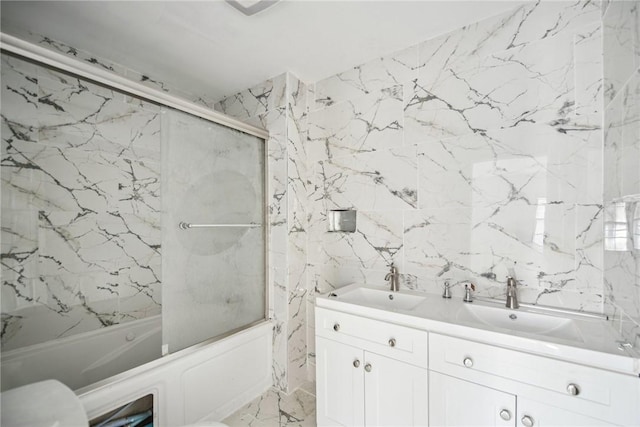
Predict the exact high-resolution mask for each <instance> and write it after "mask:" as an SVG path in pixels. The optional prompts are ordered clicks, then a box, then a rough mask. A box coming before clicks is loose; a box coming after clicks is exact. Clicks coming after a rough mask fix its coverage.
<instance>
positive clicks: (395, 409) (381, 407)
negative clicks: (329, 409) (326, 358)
mask: <svg viewBox="0 0 640 427" xmlns="http://www.w3.org/2000/svg"><path fill="white" fill-rule="evenodd" d="M364 368H365V369H364V371H365V372H364V398H365V402H364V407H365V411H364V412H365V424H366V425H367V427H372V426H403V427H408V426H427V425H428V423H429V417H428V404H429V402H428V399H427V389H428V374H427V370H426V369H424V368H418V367H416V366H413V365H409V364H407V363H404V362H399V361H397V360H393V359H390V358H388V357H384V356H380V355H377V354H373V353H369V352H365V365H364Z"/></svg>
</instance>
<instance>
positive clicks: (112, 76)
mask: <svg viewBox="0 0 640 427" xmlns="http://www.w3.org/2000/svg"><path fill="white" fill-rule="evenodd" d="M0 50H1V51H2V52H4V53H7V54H11V55H13V56H16V57H18V58H22V59H26V60H29V61H32V62H34V63H36V64H40V65H45V66H47V67H50V68H52V69H54V70H58V71H62V72H64V73H67V74H71V75H73V76H77V77H80V78H82V79H85V80H88V81H90V82H93V83H96V84H98V85H102V86H105V87H107V88H109V89H113V90H115V91H118V92H121V93H124V94H127V95H131V96H134V97H137V98H140V99H142V100H144V101H148V102H151V103H154V104H158V105H162V106H166V107H169V108H172V109H175V110H178V111H182V112H184V113H187V114H190V115H193V116H195V117H199V118H202V119H205V120H208V121H210V122H213V123H216V124H219V125H222V126H226V127H228V128H231V129H234V130H237V131H239V132H243V133H246V134H249V135H252V136H255V137H258V138H260V139H261V140H262V142H263V144H264V149H263V155H264V160H263V161H264V163H263V165H264V167H263V171H264V176H263V182H262V185H263V200H262V203H263V233H264V236H263V239H264V251H263V257H264V260H263V265H264V283H265V289H264V316H263V319H261V320H258V321H255V322H252V323H250V324H248V325H244V326H242V327H240V328H237V329H234V330H232V331H229V332H227V333H225V334H222V335H219V336H216V337H214V338H212V339H209V340H206V341H203V342H201V343H198V344H195V345H193V346H190V347H188V348H185V349H183V350H180V351H177V352H175V353H172V354H173V355H177V354H185V353H189V352H191V351H195V350H197V349H198V348H199V347H201V346H204V345H207V344H210V343H211V342H213V341H217V340H219V339H222V338H224V337H227V336H230V335H232V334H234V333H237V332H239V331H241V330H245V329H248V328H250V327H253V326H256V325H258V324H261V323H264V322H265V321H269V320H270V313H271V301H270V298H271V292H270V277H269V276H270V275H269V236H270V221H269V209H268V203H267V201H268V200H269V196H268V195H269V185H268V183H269V162H268V159H269V150H268V139H269V133H268V131H266V130H264V129H260V128H258V127H255V126H252V125H249V124H247V123H244V122H242V121H240V120H237V119H234V118H232V117H228V116H226V115H224V114H222V113H219V112H217V111H213V110H210V109H208V108H205V107H202V106H200V105H197V104H194V103H192V102H190V101H187V100H184V99H182V98H179V97H176V96H173V95H169V94H167V93H165V92H162V91H160V90H156V89H153V88H151V87H148V86H145V85H142V84H140V83H137V82H134V81H132V80H129V79H127V78H125V77H123V76H120V75H118V74H116V73H113V72H111V71H108V70H106V69H102V68H98V67H95V66H93V65H91V64H89V63H86V62H83V61H80V60H77V59H75V58H72V57H70V56H67V55H64V54H61V53H57V52H54V51H51V50H49V49H46V48H43V47H42V46H38V45H36V44H33V43H30V42H26V41H24V40H21V39H19V38H17V37H14V36H11V35H8V34H5V33H1V32H0ZM174 226H175V227H178V226H179V224H163V228H164V227H174ZM151 363H152V364H153V362H151ZM147 365H148V364H147ZM138 369H145V368H143V367H142V366H141V367H139V368H134V370H138Z"/></svg>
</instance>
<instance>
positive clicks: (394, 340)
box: [389, 338, 396, 347]
mask: <svg viewBox="0 0 640 427" xmlns="http://www.w3.org/2000/svg"><path fill="white" fill-rule="evenodd" d="M389 345H390V346H391V347H395V346H396V339H395V338H391V339H390V340H389Z"/></svg>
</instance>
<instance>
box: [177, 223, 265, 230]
mask: <svg viewBox="0 0 640 427" xmlns="http://www.w3.org/2000/svg"><path fill="white" fill-rule="evenodd" d="M178 227H180V228H181V229H182V230H187V229H189V228H218V227H221V228H222V227H227V228H228V227H245V228H256V227H262V225H261V224H190V223H188V222H184V221H183V222H180V223H179V224H178Z"/></svg>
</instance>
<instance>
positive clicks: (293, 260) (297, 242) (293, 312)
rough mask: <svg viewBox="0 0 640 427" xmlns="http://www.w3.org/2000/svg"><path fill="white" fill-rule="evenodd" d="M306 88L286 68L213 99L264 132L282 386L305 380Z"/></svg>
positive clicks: (276, 365) (277, 382)
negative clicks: (258, 81) (241, 90)
mask: <svg viewBox="0 0 640 427" xmlns="http://www.w3.org/2000/svg"><path fill="white" fill-rule="evenodd" d="M308 93H309V91H308V89H307V86H306V85H305V84H304V83H303V82H301V81H300V80H299V79H297V78H296V77H295V76H292V75H290V74H288V73H287V74H282V75H280V76H277V77H275V78H272V79H269V80H268V81H266V82H264V83H263V84H260V85H257V86H255V87H252V88H249V89H247V90H245V91H243V92H240V93H238V94H235V95H232V96H229V97H227V98H225V99H223V100H222V101H220V102H218V103H216V109H217V110H218V111H221V112H223V113H225V114H228V115H230V116H232V117H235V118H238V119H241V120H244V121H246V122H247V123H251V124H255V125H257V126H260V127H263V128H264V129H267V130H268V131H269V141H268V143H267V146H268V161H267V162H268V165H267V168H268V171H269V178H268V180H269V182H268V189H269V194H268V199H269V206H268V209H269V222H270V225H271V230H270V235H269V270H270V283H269V288H270V292H271V307H270V314H271V317H272V319H273V321H274V335H273V373H272V374H273V381H274V386H275V387H276V388H277V389H278V390H283V391H287V390H289V391H290V390H294V389H296V388H297V387H298V386H299V385H300V384H301V383H302V382H303V381H305V380H306V379H307V336H306V333H307V327H306V323H307V304H306V298H307V297H306V295H307V286H308V285H307V279H306V278H307V261H306V252H307V216H308V209H309V208H308V201H307V200H308V197H307V193H308V182H309V170H308V167H307V147H306V144H305V142H306V140H307V132H308V126H307V120H308V113H307V111H308V107H307V97H308Z"/></svg>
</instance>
